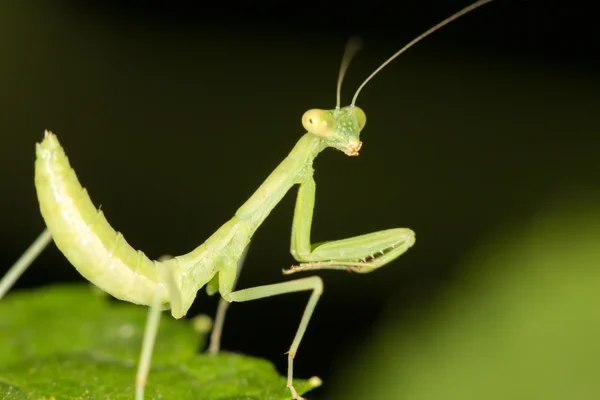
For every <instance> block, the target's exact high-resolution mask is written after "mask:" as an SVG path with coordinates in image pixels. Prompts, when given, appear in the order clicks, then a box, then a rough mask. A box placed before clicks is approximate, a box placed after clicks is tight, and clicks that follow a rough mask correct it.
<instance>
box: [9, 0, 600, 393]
mask: <svg viewBox="0 0 600 400" xmlns="http://www.w3.org/2000/svg"><path fill="white" fill-rule="evenodd" d="M467 4H468V2H466V1H448V0H446V1H436V2H432V1H412V2H395V3H392V2H389V3H384V2H373V1H371V2H366V3H356V4H350V3H343V4H340V3H333V2H320V3H306V2H280V3H277V4H268V5H267V4H264V5H263V4H257V3H247V4H245V5H241V6H239V5H236V4H234V3H226V2H223V3H222V6H218V5H215V4H210V5H208V4H207V5H203V6H198V5H189V4H188V3H184V4H179V3H177V2H170V3H167V2H158V1H134V2H119V1H104V2H103V1H87V2H77V1H55V2H42V1H30V2H18V1H6V2H2V4H1V5H0V55H1V57H2V58H1V62H0V88H1V90H2V96H0V106H1V110H2V112H0V128H1V130H0V132H1V133H0V134H1V138H2V139H3V141H2V146H1V147H0V179H1V182H2V186H1V189H0V191H1V194H2V196H1V197H0V198H1V209H2V212H1V213H0V227H1V228H0V238H1V240H0V260H1V261H2V265H3V266H4V267H2V268H0V271H2V270H3V269H4V268H6V269H7V268H8V267H9V266H10V264H11V263H12V262H13V261H14V260H15V259H16V258H17V257H18V256H19V255H20V254H21V253H22V251H23V250H24V249H25V247H26V246H27V245H28V244H29V243H30V242H31V241H32V240H33V239H34V238H35V237H36V235H37V234H39V232H40V231H41V230H42V229H43V221H42V219H41V217H40V215H39V211H38V209H37V202H36V197H35V190H34V186H33V160H34V143H35V142H36V141H39V140H40V139H41V138H42V134H43V130H44V129H51V130H53V131H54V132H55V133H56V134H57V135H58V136H59V138H60V140H61V142H62V144H63V146H64V147H65V149H66V151H67V154H68V155H69V156H70V159H71V163H72V165H73V166H74V168H75V169H76V171H77V173H78V175H79V178H80V180H81V182H82V183H83V185H84V186H86V187H87V188H88V190H89V192H90V194H91V198H92V200H93V201H94V203H95V204H96V205H102V208H103V210H104V212H105V214H106V215H107V217H108V219H109V221H111V223H112V225H113V226H114V227H116V229H118V230H120V231H121V232H123V233H124V234H125V236H126V237H127V239H128V241H129V242H130V244H132V245H133V246H134V247H135V248H140V249H143V250H144V251H145V252H146V253H147V254H148V255H149V256H151V257H158V256H160V255H161V254H164V253H170V254H181V253H184V252H187V251H189V250H191V249H192V248H193V247H195V246H197V245H199V244H200V243H201V242H202V241H204V240H205V239H206V238H207V237H208V236H209V235H210V234H211V233H212V232H213V231H214V230H215V229H216V228H217V227H218V226H219V225H220V224H222V223H224V222H225V221H227V219H228V218H230V217H231V216H232V215H233V213H234V212H235V210H236V209H237V207H239V206H240V205H241V204H242V202H243V201H244V200H245V199H246V198H248V197H249V196H250V194H251V193H252V191H253V190H254V189H255V188H256V187H258V185H259V184H260V182H261V181H262V179H264V178H265V177H266V176H267V175H268V173H269V172H270V171H271V170H272V169H273V168H274V167H275V166H276V165H277V163H278V162H280V161H281V160H282V159H283V157H285V156H286V155H287V153H288V152H289V150H290V149H291V147H292V146H293V144H294V143H295V141H296V140H297V139H298V138H299V137H300V136H301V135H302V133H303V131H302V127H301V124H300V117H301V115H302V113H303V112H304V111H305V110H306V109H309V108H314V107H320V108H333V106H334V105H335V104H334V103H335V83H336V74H337V70H338V68H339V62H340V60H341V56H342V52H343V48H344V45H345V43H346V41H347V39H348V38H349V37H350V36H354V35H359V36H360V37H361V38H362V39H363V40H364V43H365V47H364V49H363V50H362V51H361V52H360V53H359V54H358V56H357V57H356V59H355V60H354V61H353V63H352V65H351V66H350V69H349V73H348V77H347V80H346V82H345V86H344V90H343V99H344V100H345V102H347V101H349V100H350V98H351V96H352V93H353V91H354V90H355V88H356V87H357V86H358V85H359V84H360V82H361V80H362V79H364V78H365V77H366V76H367V75H368V74H369V73H370V72H371V71H372V70H373V69H374V68H376V67H377V66H378V65H379V64H380V63H381V62H383V61H384V60H385V59H386V58H387V57H388V56H389V55H391V54H392V53H393V52H395V51H396V50H397V49H399V48H400V47H401V46H402V45H403V44H405V43H406V42H408V41H409V40H411V39H412V38H413V37H415V36H416V35H418V34H419V33H421V32H422V31H424V30H426V29H427V28H429V27H430V26H432V25H434V24H435V23H437V22H438V21H439V20H441V19H443V18H445V17H447V16H448V15H450V14H451V13H453V12H455V11H458V10H459V9H460V8H461V7H464V6H466V5H467ZM583 7H584V3H583V2H582V3H581V4H577V2H556V3H554V2H550V1H534V0H530V1H501V0H499V1H496V2H492V3H491V4H489V5H486V6H484V7H483V8H481V9H479V10H477V11H475V12H473V13H472V14H471V15H468V16H465V17H463V18H461V19H459V20H458V21H456V22H455V23H453V24H452V25H451V26H448V27H446V28H444V29H443V30H441V31H439V32H437V33H435V34H434V35H433V36H431V37H430V38H428V39H426V40H425V41H423V42H422V43H420V44H419V45H418V46H416V47H415V48H413V49H411V50H410V51H408V52H407V53H406V54H405V55H403V56H401V57H400V59H398V60H397V61H395V62H394V63H393V64H391V65H390V66H389V67H388V68H386V69H385V70H384V71H383V72H382V73H381V75H380V76H378V77H377V78H375V79H374V80H373V81H372V82H371V83H370V84H369V86H367V87H366V89H365V90H364V91H363V92H362V94H361V97H360V98H359V101H358V104H359V105H360V106H361V107H362V108H363V109H364V110H365V112H366V113H367V117H368V123H367V126H366V128H365V130H364V131H363V135H362V140H363V141H364V146H363V149H362V151H361V155H360V157H357V158H348V157H345V156H344V155H343V154H342V153H340V152H334V151H332V150H329V151H326V152H324V153H323V154H322V156H321V157H320V158H319V159H317V161H316V163H315V169H316V176H315V178H316V181H317V188H318V189H317V201H316V209H315V216H314V223H313V235H312V236H313V239H314V240H315V241H320V240H328V239H337V238H343V237H348V236H352V235H356V234H361V233H366V232H370V231H374V230H380V229H385V228H391V227H396V226H403V227H410V228H412V229H414V230H415V231H416V233H417V243H416V245H415V247H414V248H413V249H411V250H410V251H409V252H408V253H407V254H406V255H404V256H403V257H401V258H400V259H398V260H397V261H395V262H393V263H392V264H391V265H389V266H386V267H385V268H383V269H381V270H379V271H376V272H375V273H372V274H368V275H352V274H347V273H342V272H331V271H329V272H322V273H320V275H321V276H322V277H323V278H324V280H325V293H324V296H323V297H322V300H321V302H320V303H319V305H318V307H317V310H316V313H315V315H314V317H313V320H312V321H311V324H310V326H309V328H308V331H307V334H306V336H305V338H304V340H303V343H302V346H301V347H300V352H299V354H298V357H297V363H296V368H295V371H296V375H297V376H298V377H309V376H312V375H318V376H320V377H322V378H323V379H324V380H325V385H324V387H323V388H322V389H320V390H319V391H315V392H314V395H313V396H312V397H311V398H312V399H315V400H317V399H322V398H327V379H328V377H330V376H331V374H332V371H335V369H336V363H337V362H343V360H344V353H345V352H352V351H355V350H356V349H357V348H359V347H360V346H361V343H364V342H365V341H368V340H369V334H370V331H371V329H372V327H373V325H374V324H375V323H376V321H377V317H378V315H379V314H380V313H381V312H382V310H383V309H384V308H385V307H397V308H401V309H403V310H404V312H405V313H407V314H409V313H418V312H427V304H428V303H429V302H430V301H431V300H432V299H434V298H435V296H436V295H437V294H438V293H440V291H441V290H443V289H444V287H445V286H446V285H448V284H449V283H450V282H452V280H453V279H455V278H456V277H457V276H458V275H459V274H460V270H458V269H457V268H456V266H457V265H458V264H459V262H460V260H461V259H462V258H463V257H464V256H465V254H466V253H467V252H468V251H469V249H470V248H471V247H472V246H474V245H475V244H477V243H478V242H479V241H480V239H481V237H482V236H483V235H486V234H487V233H489V232H491V231H493V230H494V229H496V227H498V226H500V225H502V224H505V223H507V222H510V221H514V220H520V219H526V218H528V217H529V216H530V215H531V214H532V213H533V212H534V210H535V209H536V207H537V206H538V205H539V204H540V203H541V202H543V201H544V200H545V199H547V198H548V197H551V196H553V195H555V194H556V193H560V192H562V191H565V190H569V189H570V188H578V187H592V188H597V187H598V186H600V172H599V170H598V167H597V164H598V161H597V159H598V156H597V154H598V145H599V144H600V139H599V138H598V131H599V129H598V128H600V121H599V119H598V118H597V114H598V113H597V111H596V110H598V107H599V105H600V73H599V62H598V61H596V57H597V53H598V44H597V43H598V42H597V38H596V32H594V29H593V27H594V25H597V23H596V22H595V21H594V20H593V19H592V18H593V17H594V13H593V12H592V10H590V9H587V10H586V9H584V8H583ZM294 195H295V189H294V190H293V191H292V193H290V194H289V195H288V196H286V198H285V199H284V200H283V202H282V203H281V204H280V206H278V207H277V208H276V209H275V210H274V212H273V213H272V215H271V217H270V218H268V219H267V221H266V222H265V223H264V225H263V226H262V227H261V229H259V231H258V232H257V234H256V236H255V239H254V241H253V244H252V247H251V249H250V253H249V256H248V259H247V263H246V266H245V269H244V271H243V273H242V276H241V279H240V281H239V286H238V287H239V288H245V287H251V286H254V285H260V284H266V283H275V282H280V281H282V280H284V279H288V278H287V277H283V276H281V274H280V271H281V269H282V268H286V267H288V266H289V265H290V264H291V263H292V261H293V260H292V258H291V256H290V255H289V235H290V226H291V219H292V212H293V204H294V200H295V196H294ZM80 280H82V278H81V277H80V276H79V275H78V274H77V272H76V271H75V270H74V269H73V268H72V267H71V266H70V265H69V264H68V263H67V261H66V260H65V259H64V258H63V257H62V256H61V255H60V253H59V252H58V250H57V249H56V248H55V247H53V246H51V247H50V248H49V249H48V250H46V251H45V252H44V253H43V254H42V256H41V257H40V259H39V260H38V261H37V262H36V263H35V264H34V265H33V267H32V269H31V270H29V271H28V272H27V273H26V274H25V275H24V276H23V278H22V279H21V280H20V281H19V282H18V287H21V288H23V287H32V286H39V285H46V284H50V283H52V282H59V281H80ZM307 298H308V295H307V294H306V295H300V294H298V295H289V296H282V297H278V298H273V299H266V300H263V301H257V302H251V303H245V304H235V305H234V306H232V307H231V309H230V313H229V316H228V320H227V323H226V327H225V333H224V338H223V347H224V348H225V349H227V350H232V351H239V352H244V353H248V354H252V355H256V356H261V357H264V358H267V359H269V360H271V361H273V362H274V363H276V365H277V367H278V369H279V370H280V371H281V372H282V373H285V368H286V359H285V356H284V354H283V353H284V352H285V351H286V350H287V349H288V347H289V344H290V343H291V340H292V337H293V334H294V332H295V329H296V327H297V323H298V321H299V318H300V315H301V312H302V308H303V307H304V304H305V302H306V299H307ZM216 300H217V299H216V298H207V297H206V296H205V295H204V293H203V292H202V293H201V296H200V299H199V300H198V301H197V303H196V304H195V306H194V307H193V309H192V310H191V311H190V314H189V315H195V314H197V313H200V312H202V313H209V314H210V315H213V314H214V309H215V307H216ZM65 312H68V310H65ZM365 368H368V366H365Z"/></svg>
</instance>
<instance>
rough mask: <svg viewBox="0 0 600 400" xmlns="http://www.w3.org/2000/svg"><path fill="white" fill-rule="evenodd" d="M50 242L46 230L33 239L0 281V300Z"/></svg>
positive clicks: (50, 236) (50, 238)
mask: <svg viewBox="0 0 600 400" xmlns="http://www.w3.org/2000/svg"><path fill="white" fill-rule="evenodd" d="M51 241H52V235H51V234H50V231H49V230H48V228H46V229H44V230H43V231H42V233H41V234H40V235H39V236H38V237H37V239H35V241H34V242H33V243H32V244H31V245H30V246H29V247H28V248H27V250H25V252H24V253H23V255H22V256H21V257H19V259H18V260H17V261H16V262H15V263H14V264H13V265H12V267H10V269H9V270H8V272H7V273H6V274H5V275H4V276H3V277H2V280H0V299H1V298H2V297H4V295H5V294H6V293H7V292H8V291H9V290H10V288H11V287H12V286H13V285H14V284H15V282H16V281H17V280H18V279H19V277H21V275H22V274H23V272H25V270H26V269H27V268H28V267H29V266H30V265H31V263H32V262H33V261H34V260H35V259H36V258H37V257H38V256H39V255H40V253H41V252H42V250H44V249H45V248H46V246H48V244H49V243H50V242H51Z"/></svg>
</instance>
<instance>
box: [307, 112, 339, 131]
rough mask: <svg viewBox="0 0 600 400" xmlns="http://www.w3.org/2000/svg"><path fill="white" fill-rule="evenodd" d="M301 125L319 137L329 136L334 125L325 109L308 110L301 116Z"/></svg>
mask: <svg viewBox="0 0 600 400" xmlns="http://www.w3.org/2000/svg"><path fill="white" fill-rule="evenodd" d="M302 126H303V127H304V129H306V130H307V131H308V132H310V133H312V134H315V135H317V136H321V137H328V136H331V130H332V128H333V126H334V124H333V119H332V117H331V115H330V114H329V113H328V112H327V111H325V110H319V109H316V108H315V109H312V110H308V111H307V112H305V113H304V115H303V116H302Z"/></svg>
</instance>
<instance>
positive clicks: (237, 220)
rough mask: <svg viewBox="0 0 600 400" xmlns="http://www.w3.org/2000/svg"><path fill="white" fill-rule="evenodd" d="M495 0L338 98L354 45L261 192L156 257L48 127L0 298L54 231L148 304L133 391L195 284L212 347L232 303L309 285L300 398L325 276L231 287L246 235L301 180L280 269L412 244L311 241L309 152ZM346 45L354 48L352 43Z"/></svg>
mask: <svg viewBox="0 0 600 400" xmlns="http://www.w3.org/2000/svg"><path fill="white" fill-rule="evenodd" d="M491 1H492V0H480V1H477V2H475V3H473V4H472V5H470V6H469V7H466V8H464V9H463V10H461V11H459V12H458V13H456V14H454V15H452V16H451V17H449V18H447V19H445V20H444V21H442V22H440V23H439V24H437V25H435V26H434V27H432V28H431V29H429V30H428V31H426V32H425V33H423V34H421V35H420V36H418V37H417V38H416V39H414V40H413V41H411V42H410V43H408V44H407V45H406V46H404V47H403V48H402V49H400V50H399V51H397V52H396V53H395V54H394V55H392V57H390V58H389V59H388V60H387V61H385V62H384V63H383V64H382V65H381V66H380V67H379V68H377V69H376V70H375V71H374V72H373V73H372V74H371V75H370V76H369V77H368V78H367V79H366V80H365V81H364V82H363V83H362V84H361V86H359V88H358V90H357V91H356V93H355V94H354V97H353V99H352V102H351V104H350V106H347V107H340V92H341V84H342V80H343V76H344V74H345V71H346V67H347V66H348V63H349V58H351V57H352V55H353V54H354V53H355V50H356V49H352V46H349V47H348V48H347V51H346V55H345V57H344V61H343V62H342V66H341V68H340V73H339V78H338V84H337V104H336V107H335V109H333V110H320V109H312V110H309V111H307V112H306V113H305V114H304V116H303V117H302V124H303V127H304V128H305V129H306V131H307V133H306V134H304V136H302V138H300V140H299V141H298V142H297V144H296V145H295V146H294V148H293V149H292V151H291V152H290V153H289V155H288V156H287V157H286V158H285V159H284V160H283V161H282V162H281V163H280V164H279V165H278V166H277V168H275V170H274V171H273V172H272V173H271V174H270V175H269V176H268V177H267V179H266V180H265V181H264V182H263V183H262V185H261V186H260V187H259V188H258V189H257V190H256V192H255V193H254V194H253V195H252V196H251V197H250V198H249V199H248V200H247V201H246V202H245V203H244V204H243V205H242V206H241V207H240V208H239V209H238V210H237V211H236V213H235V215H234V216H233V218H232V219H231V220H229V221H228V222H226V223H225V224H224V225H223V226H221V227H220V228H219V229H218V230H217V231H216V232H215V233H214V234H213V235H212V236H210V237H209V238H208V239H207V240H206V242H204V243H203V244H201V245H200V246H199V247H197V248H196V249H194V250H193V251H191V252H190V253H188V254H185V255H182V256H177V257H173V258H170V259H166V260H162V261H151V260H150V259H148V258H147V257H146V255H145V254H144V253H142V252H141V251H136V250H134V249H133V248H132V247H131V246H129V244H127V242H126V241H125V239H124V238H123V236H122V235H121V234H120V233H118V232H116V231H115V230H114V229H113V228H112V227H111V226H110V225H109V223H108V222H107V220H106V219H105V217H104V215H103V213H102V211H100V210H98V209H96V207H94V205H93V204H92V202H91V200H90V198H89V196H88V195H87V191H86V190H85V189H83V188H82V186H81V185H80V183H79V181H78V178H77V176H76V174H75V171H74V170H73V169H72V168H71V167H70V164H69V161H68V159H67V156H66V154H65V153H64V150H63V148H62V146H61V145H60V143H59V141H58V139H57V137H56V136H55V135H54V134H52V133H50V132H48V131H46V133H45V137H44V139H43V140H42V142H41V143H38V144H37V145H36V163H35V185H36V190H37V195H38V200H39V205H40V211H41V213H42V216H43V218H44V221H45V223H46V225H47V229H45V230H44V231H43V232H42V234H41V235H40V236H39V237H38V239H36V241H35V242H34V244H32V246H30V247H29V248H28V249H27V250H26V251H25V253H24V254H23V256H22V257H21V258H20V259H19V260H18V261H17V262H16V263H15V264H14V265H13V266H12V267H11V269H10V270H9V272H8V273H7V274H6V275H5V277H4V278H3V279H2V281H0V297H2V296H3V295H4V294H5V293H6V291H7V290H8V289H9V288H10V287H11V286H12V284H13V283H14V282H15V281H16V279H18V277H19V276H20V275H21V273H22V272H23V271H24V270H25V269H26V268H27V267H28V266H29V265H30V264H31V263H32V262H33V260H34V259H35V258H36V257H37V256H38V255H39V253H40V252H41V251H42V250H43V249H44V247H45V246H46V245H47V244H48V243H49V242H50V241H51V240H52V239H53V240H54V242H55V243H56V245H57V247H58V248H59V249H60V251H61V252H62V253H63V254H64V255H65V256H66V258H67V259H68V260H69V261H70V262H71V264H73V266H74V267H75V268H76V269H77V270H78V271H79V272H80V273H81V275H83V276H84V277H85V278H86V279H88V280H89V281H90V282H92V283H93V284H95V285H96V286H98V287H100V288H101V289H102V290H104V291H105V292H107V293H109V294H110V295H112V296H114V297H116V298H118V299H121V300H126V301H130V302H132V303H136V304H141V305H147V306H150V310H149V316H148V322H147V326H146V331H145V334H144V343H143V346H142V351H141V356H140V362H139V365H138V373H137V378H136V399H138V400H140V399H143V397H144V386H145V384H146V380H147V375H148V371H149V368H150V360H151V355H152V347H153V343H154V339H155V336H156V332H157V329H158V324H159V316H160V312H161V311H162V310H164V309H169V308H170V309H171V314H172V315H173V317H175V318H181V317H183V316H185V315H186V313H187V311H188V309H189V308H190V306H191V305H192V302H193V301H194V299H195V297H196V293H197V292H198V291H199V290H200V289H201V288H202V287H203V286H206V291H207V293H208V294H209V295H212V294H215V293H217V292H219V294H220V295H221V303H220V305H219V309H218V312H217V318H216V324H215V328H214V332H213V336H212V340H211V344H210V347H209V351H211V352H213V353H216V352H217V351H218V349H219V340H220V332H221V329H222V325H223V320H224V316H225V311H226V308H227V307H226V306H227V304H229V303H230V302H235V301H238V302H241V301H249V300H254V299H260V298H265V297H269V296H275V295H279V294H285V293H292V292H298V291H312V294H311V296H310V299H309V301H308V304H307V305H306V308H305V310H304V314H303V316H302V319H301V322H300V325H299V327H298V331H297V332H296V335H295V337H294V340H293V342H292V345H291V346H290V349H289V351H288V375H287V377H288V380H287V388H288V389H289V390H290V392H291V395H292V397H293V398H294V399H296V400H299V399H302V398H301V397H300V396H299V395H298V394H297V392H296V390H295V389H294V386H293V381H292V378H293V360H294V357H295V355H296V351H297V349H298V346H299V345H300V341H301V339H302V337H303V335H304V332H305V330H306V327H307V325H308V322H309V320H310V318H311V315H312V313H313V310H314V308H315V306H316V304H317V301H318V299H319V297H320V295H321V293H322V292H323V282H322V280H321V278H319V277H317V276H312V277H308V278H301V279H296V280H292V281H288V282H283V283H277V284H272V285H265V286H258V287H254V288H249V289H243V290H237V291H234V287H235V283H236V279H237V276H238V274H239V268H240V266H241V262H240V259H241V258H243V254H244V252H245V249H247V246H248V244H249V242H250V239H251V237H252V235H253V234H254V232H255V231H256V229H257V228H258V227H259V226H260V224H261V223H262V222H263V221H264V220H265V219H266V218H267V216H268V215H269V213H270V212H271V210H272V209H273V208H274V207H275V206H276V205H277V204H278V203H279V201H280V200H281V199H282V198H283V196H284V195H285V194H286V193H287V191H288V190H289V189H290V188H291V187H292V186H293V185H295V184H298V185H299V190H298V197H297V200H296V207H295V212H294V218H293V223H292V237H291V253H292V256H293V257H294V258H295V259H296V260H297V261H298V262H299V263H300V264H299V265H297V266H294V267H291V268H290V269H288V270H284V273H286V274H291V273H294V272H298V271H306V270H318V269H345V270H346V269H347V270H351V271H354V272H359V273H366V272H371V271H373V270H375V269H377V268H379V267H381V266H383V265H386V264H387V263H389V262H391V261H392V260H394V259H396V258H397V257H399V256H400V255H401V254H403V253H404V252H405V251H407V250H408V249H409V248H410V247H411V246H412V245H413V244H414V242H415V236H414V232H413V231H412V230H410V229H407V228H395V229H388V230H384V231H379V232H373V233H369V234H365V235H361V236H356V237H352V238H348V239H342V240H335V241H330V242H324V243H319V244H316V245H314V244H311V239H310V231H311V223H312V216H313V207H314V199H315V190H316V187H315V181H314V179H313V173H314V171H313V166H312V164H313V161H314V159H315V158H316V157H317V155H318V154H319V153H320V152H321V151H323V150H324V149H326V148H328V147H332V148H334V149H337V150H340V151H342V152H343V153H345V154H346V155H348V156H356V155H358V151H359V150H360V148H361V146H362V142H361V141H360V132H361V131H362V129H363V128H364V127H365V123H366V116H365V113H364V112H363V111H362V109H360V108H359V107H358V106H356V105H355V104H356V100H357V98H358V94H359V93H360V91H361V89H362V88H363V87H364V86H365V85H366V84H367V82H369V81H370V80H371V79H372V78H373V77H374V76H375V75H376V74H377V73H378V72H379V71H380V70H381V69H382V68H384V67H385V66H386V65H387V64H388V63H390V62H391V61H392V60H394V59H395V58H396V57H398V56H399V55H400V54H402V53H403V52H404V51H406V50H407V49H408V48H409V47H411V46H412V45H414V44H415V43H417V42H418V41H420V40H421V39H423V38H424V37H426V36H428V35H429V34H431V33H432V32H434V31H436V30H438V29H439V28H441V27H442V26H444V25H446V24H448V23H450V22H451V21H453V20H455V19H457V18H459V17H460V16H462V15H464V14H466V13H468V12H470V11H471V10H473V9H475V8H478V7H480V6H482V5H484V4H486V3H489V2H491ZM348 49H349V50H348Z"/></svg>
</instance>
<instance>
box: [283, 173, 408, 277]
mask: <svg viewBox="0 0 600 400" xmlns="http://www.w3.org/2000/svg"><path fill="white" fill-rule="evenodd" d="M315 192H316V185H315V181H314V179H313V178H312V177H310V178H308V179H307V180H306V181H305V182H303V183H301V184H300V189H299V190H298V198H297V200H296V209H295V212H294V221H293V225H292V241H291V250H290V251H291V253H292V255H293V256H294V258H295V259H296V260H297V261H300V262H301V264H300V265H297V266H293V267H291V268H290V269H287V270H284V271H283V272H284V273H285V274H291V273H294V272H298V271H307V270H317V269H342V270H348V271H354V272H362V273H364V272H371V271H373V270H375V269H377V268H379V267H382V266H384V265H385V264H387V263H389V262H391V261H393V260H394V259H396V258H398V257H399V256H400V255H402V254H403V253H405V252H406V251H407V250H408V249H409V248H410V247H412V245H413V244H414V243H415V234H414V232H413V231H412V230H410V229H407V228H395V229H387V230H383V231H378V232H372V233H368V234H365V235H360V236H355V237H351V238H347V239H342V240H335V241H330V242H323V243H317V244H311V242H310V229H311V224H312V216H313V209H314V205H315Z"/></svg>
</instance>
